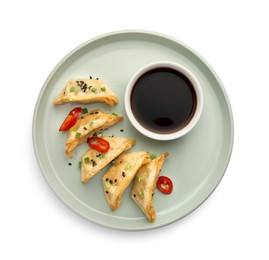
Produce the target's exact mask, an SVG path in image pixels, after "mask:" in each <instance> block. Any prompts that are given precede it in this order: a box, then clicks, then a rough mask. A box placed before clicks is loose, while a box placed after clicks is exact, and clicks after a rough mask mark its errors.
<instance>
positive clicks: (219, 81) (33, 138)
mask: <svg viewBox="0 0 269 260" xmlns="http://www.w3.org/2000/svg"><path fill="white" fill-rule="evenodd" d="M122 34H145V35H150V36H157V37H161V38H163V39H165V40H169V41H172V42H174V43H176V44H177V45H181V46H183V47H184V48H185V49H187V50H188V51H190V52H192V53H193V54H194V55H195V56H197V57H198V58H199V59H200V60H201V61H202V62H203V63H204V64H205V65H206V67H207V68H208V69H209V70H210V72H211V73H212V74H213V76H214V77H215V79H216V81H217V82H218V85H219V86H218V87H220V89H221V91H222V94H223V96H224V99H225V102H226V105H227V107H226V109H227V111H228V115H229V119H230V121H229V123H230V128H229V132H230V140H229V141H230V142H229V146H228V147H229V149H228V151H227V156H226V161H225V163H224V164H223V165H225V167H224V168H223V169H222V172H221V174H219V179H218V182H217V183H216V185H215V187H214V188H213V189H212V190H211V192H209V194H208V196H206V197H205V198H204V199H203V200H201V201H200V203H199V204H198V205H196V207H194V208H193V209H192V210H191V211H188V212H187V213H186V214H184V215H182V216H180V217H177V218H174V219H171V220H170V221H168V222H165V223H161V224H160V225H155V226H150V225H149V226H142V227H138V228H137V227H122V228H121V227H119V226H113V225H111V224H107V223H103V222H102V221H97V220H96V219H92V218H90V217H89V216H87V215H86V214H83V213H82V212H81V211H79V210H78V209H74V208H73V207H72V205H71V203H70V202H69V201H68V200H67V199H66V198H63V196H61V194H60V192H59V191H58V189H56V188H55V187H54V186H53V181H51V180H49V178H48V177H47V176H46V174H45V170H44V168H43V165H42V162H41V159H40V157H39V154H38V147H37V142H36V138H37V137H36V128H37V127H36V120H37V115H38V110H39V106H40V102H41V101H42V97H43V93H44V91H45V90H46V86H47V85H48V83H49V81H50V80H51V78H52V77H53V75H54V74H55V72H56V71H57V70H58V68H60V67H61V66H62V64H63V63H64V62H65V61H66V60H67V59H68V58H69V57H70V56H72V55H73V54H74V53H76V52H77V51H78V50H80V49H81V48H83V47H85V46H87V45H90V44H92V43H93V42H95V41H98V40H100V39H103V38H106V37H111V36H117V35H122ZM32 142H33V147H34V153H35V157H36V160H37V162H38V166H39V169H40V171H41V173H42V175H43V177H44V179H45V180H46V182H47V183H48V185H49V186H50V188H51V190H52V191H53V192H54V193H55V194H56V195H57V196H56V197H58V198H59V199H60V200H61V201H62V202H63V203H64V204H65V205H66V206H68V208H69V209H72V210H73V212H75V213H76V214H78V215H80V216H81V217H83V218H84V219H86V220H88V221H90V222H92V223H95V224H97V225H99V226H103V227H106V228H110V229H114V230H122V231H142V230H152V229H156V228H160V227H163V226H166V225H169V224H171V223H174V222H176V221H178V220H180V219H182V218H184V217H186V216H187V215H189V214H190V213H192V212H193V211H194V210H196V209H197V208H199V207H200V206H201V205H202V204H203V203H204V202H205V201H206V200H207V199H208V198H209V197H210V196H211V194H212V193H213V192H214V191H215V189H216V188H217V187H218V185H219V183H220V182H221V180H222V179H223V177H224V174H225V172H226V170H227V168H228V166H229V162H230V159H231V156H232V151H233V145H234V118H233V112H232V107H231V103H230V100H229V97H228V95H227V92H226V89H225V88H224V85H223V84H222V82H221V80H220V78H219V76H218V75H217V74H216V72H215V71H214V69H213V68H212V67H211V65H210V64H209V63H208V62H207V61H206V60H205V59H204V58H203V57H202V56H201V55H200V54H199V53H197V52H196V51H195V50H194V49H192V48H191V47H189V46H188V45H187V44H185V43H183V42H181V41H179V40H178V39H176V38H174V37H171V36H168V35H166V34H163V33H159V32H156V31H149V30H135V29H131V30H117V31H112V32H107V33H103V34H100V35H98V36H95V37H93V38H91V39H89V40H87V41H84V42H83V43H81V44H79V45H78V46H77V47H75V48H73V49H72V50H71V51H69V52H68V53H67V54H66V55H65V56H64V57H63V58H62V59H60V61H59V62H58V63H57V64H56V65H55V66H54V68H53V69H52V70H51V72H50V73H49V75H48V76H47V78H46V80H45V82H44V83H43V86H42V88H41V89H40V92H39V95H38V97H37V100H36V104H35V108H34V113H33V118H32Z"/></svg>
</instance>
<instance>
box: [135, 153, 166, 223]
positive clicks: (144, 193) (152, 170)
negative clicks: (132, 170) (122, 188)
mask: <svg viewBox="0 0 269 260" xmlns="http://www.w3.org/2000/svg"><path fill="white" fill-rule="evenodd" d="M168 155H169V154H168V153H164V154H162V155H161V156H159V157H157V158H155V159H153V160H151V161H150V162H149V163H146V164H144V165H143V166H142V167H141V168H140V169H139V170H138V171H137V173H136V176H135V181H134V185H133V188H132V196H131V197H132V199H133V200H134V201H135V202H136V204H137V205H138V206H139V207H140V208H141V210H142V211H143V212H144V214H145V215H146V216H147V218H148V220H149V222H154V221H155V219H156V213H155V209H154V207H153V205H152V197H153V195H154V193H155V188H156V183H157V179H158V176H159V172H160V170H161V167H162V165H163V162H164V159H165V158H166V157H167V156H168Z"/></svg>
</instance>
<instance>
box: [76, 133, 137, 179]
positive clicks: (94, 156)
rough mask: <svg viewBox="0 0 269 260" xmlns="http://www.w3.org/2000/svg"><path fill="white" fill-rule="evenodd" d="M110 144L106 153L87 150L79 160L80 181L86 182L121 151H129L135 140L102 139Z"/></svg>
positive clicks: (107, 137) (106, 137)
mask: <svg viewBox="0 0 269 260" xmlns="http://www.w3.org/2000/svg"><path fill="white" fill-rule="evenodd" d="M103 139H105V140H106V141H108V142H109V144H110V149H109V150H108V151H107V152H106V153H100V152H98V151H97V150H94V149H91V148H90V149H89V150H88V151H87V152H86V153H85V154H84V155H82V158H81V181H82V182H87V181H88V180H89V179H91V178H92V177H93V176H95V175H96V174H97V173H98V172H100V171H101V170H102V169H103V168H104V167H105V166H106V165H108V164H109V163H110V162H111V161H113V160H114V159H115V158H116V157H117V156H119V155H120V154H121V153H122V152H123V151H125V150H128V149H130V148H131V147H132V146H133V145H134V144H135V140H134V139H130V138H120V137H109V136H105V137H103Z"/></svg>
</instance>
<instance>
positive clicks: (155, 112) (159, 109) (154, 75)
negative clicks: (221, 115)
mask: <svg viewBox="0 0 269 260" xmlns="http://www.w3.org/2000/svg"><path fill="white" fill-rule="evenodd" d="M196 103H197V97H196V93H195V90H194V87H193V86H192V83H191V82H190V80H189V79H188V78H187V77H186V76H185V75H183V74H182V73H180V72H179V71H177V70H174V69H171V68H156V69H152V70H149V71H147V72H146V73H144V74H142V75H141V76H140V77H139V78H138V80H137V81H136V82H135V84H134V87H133V89H132V93H131V109H132V112H133V114H134V117H135V118H136V120H137V121H138V122H139V123H140V124H141V125H142V126H143V127H144V128H146V129H148V130H150V131H152V132H155V133H160V134H170V133H174V132H177V131H178V130H180V129H182V128H184V127H185V126H186V125H187V124H188V123H189V122H190V120H191V119H192V117H193V115H194V112H195V109H196Z"/></svg>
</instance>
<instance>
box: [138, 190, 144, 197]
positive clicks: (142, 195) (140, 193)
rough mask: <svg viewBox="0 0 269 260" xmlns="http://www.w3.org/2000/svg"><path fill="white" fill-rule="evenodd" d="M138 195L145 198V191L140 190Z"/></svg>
mask: <svg viewBox="0 0 269 260" xmlns="http://www.w3.org/2000/svg"><path fill="white" fill-rule="evenodd" d="M138 195H139V196H140V197H142V198H144V192H143V190H140V191H139V192H138Z"/></svg>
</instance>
